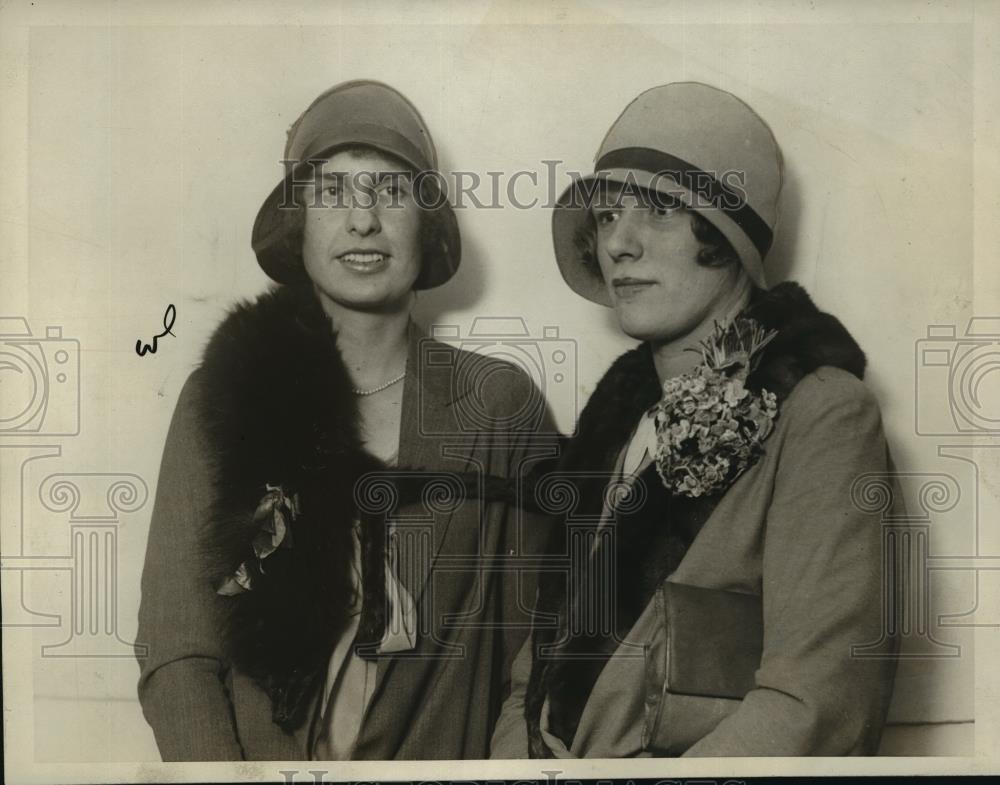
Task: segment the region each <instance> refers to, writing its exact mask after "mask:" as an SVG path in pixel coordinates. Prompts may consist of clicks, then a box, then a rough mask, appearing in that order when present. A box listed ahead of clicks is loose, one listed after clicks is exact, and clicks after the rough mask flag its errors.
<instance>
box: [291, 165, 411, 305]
mask: <svg viewBox="0 0 1000 785" xmlns="http://www.w3.org/2000/svg"><path fill="white" fill-rule="evenodd" d="M302 196H303V200H304V203H305V206H306V207H305V224H304V227H303V238H302V259H303V262H304V263H305V269H306V273H307V274H308V275H309V278H310V279H311V280H312V282H313V284H314V286H315V287H316V290H317V292H318V293H319V295H320V298H321V299H322V300H325V301H326V303H327V305H329V304H333V303H335V304H336V305H339V306H341V307H344V308H349V309H352V310H360V311H373V312H380V311H397V310H399V309H400V308H401V307H408V305H409V303H410V300H411V292H412V289H413V284H414V282H415V281H416V280H417V276H418V275H419V274H420V264H421V260H420V220H421V218H420V207H419V205H418V204H417V203H416V202H415V201H414V199H413V195H412V191H411V180H410V176H409V174H408V173H405V172H404V171H403V167H402V166H401V165H400V164H399V163H395V162H394V161H393V160H391V159H389V158H387V157H385V156H383V155H381V154H380V153H378V152H377V151H375V150H370V151H369V150H364V149H362V150H352V151H340V152H337V153H334V154H333V155H332V156H330V158H328V159H327V160H326V161H325V162H324V163H323V166H322V170H321V173H320V175H319V176H318V178H317V181H316V184H314V185H308V186H306V187H305V188H304V189H303V194H302Z"/></svg>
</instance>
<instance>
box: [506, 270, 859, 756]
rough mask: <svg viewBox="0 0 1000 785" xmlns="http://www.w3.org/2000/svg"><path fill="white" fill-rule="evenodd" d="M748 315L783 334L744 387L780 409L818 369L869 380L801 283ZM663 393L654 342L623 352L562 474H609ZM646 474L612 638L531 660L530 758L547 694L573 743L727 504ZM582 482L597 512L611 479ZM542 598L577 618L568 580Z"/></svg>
mask: <svg viewBox="0 0 1000 785" xmlns="http://www.w3.org/2000/svg"><path fill="white" fill-rule="evenodd" d="M745 315H747V316H751V317H753V318H754V319H756V320H757V321H758V322H759V323H760V324H761V325H763V326H764V327H766V328H769V329H776V330H778V335H777V336H776V337H775V338H774V339H773V340H772V341H771V342H770V343H769V344H768V346H767V347H765V349H764V351H763V352H762V356H761V361H760V363H759V365H758V366H757V368H756V370H755V371H754V373H753V374H752V375H751V376H750V378H749V379H748V380H747V386H748V387H750V388H751V389H754V390H759V389H761V388H766V389H768V390H770V391H771V392H773V393H775V394H776V396H777V398H778V401H779V405H780V402H781V401H783V400H784V399H785V398H787V397H788V394H789V393H790V392H791V391H792V389H793V388H794V387H795V385H796V384H797V383H798V382H799V380H801V379H802V377H804V376H805V375H807V374H809V373H811V372H812V371H814V370H816V369H817V368H819V367H821V366H824V365H829V366H835V367H838V368H842V369H844V370H847V371H849V372H850V373H853V374H854V375H855V376H857V377H858V378H862V377H863V375H864V369H865V356H864V353H863V352H862V351H861V349H860V347H859V346H858V344H857V343H856V342H855V341H854V339H853V338H852V337H851V336H850V334H849V333H848V332H847V330H846V329H845V328H844V327H843V325H842V324H841V323H840V322H839V321H838V320H837V319H836V318H835V317H833V316H831V315H830V314H827V313H823V312H821V311H820V310H819V309H817V308H816V306H815V305H814V304H813V302H812V300H811V299H810V297H809V295H808V294H807V293H806V292H805V290H804V289H802V287H801V286H799V285H798V284H796V283H793V282H787V283H783V284H779V285H778V286H775V287H774V288H773V289H770V290H767V291H764V290H757V291H755V293H754V295H753V297H752V299H751V302H750V304H749V306H748V307H747V309H746V311H745ZM660 395H661V389H660V383H659V380H658V378H657V375H656V371H655V368H654V366H653V359H652V354H651V351H650V347H649V346H648V345H647V344H642V345H640V346H638V347H636V348H635V349H632V350H631V351H629V352H626V353H625V354H623V355H622V356H620V357H619V358H618V359H617V360H616V361H615V362H614V364H613V365H612V366H611V368H610V369H609V370H608V372H607V373H606V374H605V376H604V377H603V378H602V379H601V381H600V382H599V383H598V385H597V387H596V389H595V390H594V393H593V395H592V396H591V398H590V400H589V401H588V402H587V405H586V407H585V408H584V410H583V412H582V413H581V414H580V418H579V422H578V427H577V432H576V434H575V436H574V437H573V438H572V439H570V440H569V443H568V444H567V445H566V449H565V450H564V452H563V457H562V458H561V459H560V462H559V464H560V465H559V469H560V471H561V472H562V471H564V472H570V473H583V472H585V473H588V474H590V475H591V476H593V475H595V474H596V475H597V476H598V477H600V476H601V475H602V474H603V476H604V477H607V476H608V473H609V472H611V471H612V470H613V467H614V463H615V461H616V458H617V456H618V454H619V452H620V451H621V449H622V448H623V447H624V445H625V443H626V441H627V440H628V438H629V437H630V435H631V432H632V429H633V428H634V427H635V424H636V423H637V422H638V421H639V418H640V417H641V416H642V415H643V414H644V413H645V412H646V411H647V410H648V409H649V408H650V407H651V406H652V405H653V404H655V403H656V401H657V400H659V398H660ZM609 413H612V414H613V416H609ZM779 417H780V409H779ZM647 472H648V474H647V475H645V476H643V477H642V478H641V479H642V480H643V481H644V484H645V488H646V490H647V493H648V494H649V495H648V496H647V498H646V500H645V502H644V504H643V505H642V507H641V509H639V510H636V511H635V512H633V513H631V514H629V515H628V516H623V515H619V516H618V517H617V519H616V521H617V523H616V525H617V528H618V531H617V537H616V543H617V546H616V548H617V552H616V554H615V558H616V560H617V561H618V562H619V563H620V565H621V566H622V567H623V568H622V569H619V570H618V571H617V575H618V586H617V587H616V588H617V607H616V608H615V609H614V613H615V616H614V620H615V624H616V629H615V634H614V635H605V636H589V637H587V636H583V635H579V636H577V637H570V638H568V640H566V642H565V643H564V644H560V648H559V650H560V651H561V652H564V653H566V654H576V655H586V656H585V657H580V656H577V657H575V658H571V657H564V658H559V656H558V655H556V656H555V658H548V659H546V660H539V659H536V660H535V661H534V662H533V664H532V671H531V677H530V680H529V685H528V692H527V695H526V699H525V718H526V720H527V723H528V735H529V748H530V750H529V751H530V754H531V755H532V757H551V754H552V753H551V751H550V750H549V749H548V748H547V747H546V745H545V744H544V742H543V741H542V738H541V733H540V730H539V720H540V715H541V708H542V704H543V702H544V700H545V698H546V697H548V698H549V705H550V714H549V719H550V725H551V728H552V730H553V732H554V733H556V734H557V735H559V736H560V737H561V738H563V739H564V741H566V744H567V746H569V745H570V743H571V742H572V737H573V735H574V733H575V731H576V726H577V723H578V722H579V718H580V714H581V712H582V711H583V707H584V705H585V704H586V702H587V698H588V697H589V695H590V692H591V690H592V688H593V685H594V682H595V681H596V680H597V677H598V676H599V675H600V672H601V670H602V669H603V667H604V664H605V662H606V661H607V658H608V657H609V656H611V654H612V653H613V652H614V649H615V648H616V645H617V643H616V641H617V640H620V639H622V638H623V637H624V636H625V635H626V634H627V632H628V630H629V629H630V628H631V626H632V624H633V623H634V622H635V620H636V619H637V618H638V616H639V614H640V613H641V612H642V610H643V608H645V606H646V605H647V604H648V602H649V600H650V598H651V597H652V595H653V592H654V591H655V589H656V587H657V586H658V585H659V583H660V582H661V581H662V580H663V579H664V578H665V577H666V576H667V575H669V574H670V573H671V572H673V570H674V569H676V567H677V566H678V565H679V564H680V561H681V559H682V558H683V556H684V553H685V552H686V550H687V547H688V545H690V543H691V541H692V540H693V539H694V537H695V536H696V535H697V533H698V530H699V529H700V527H701V525H702V524H703V523H704V521H705V520H707V518H708V517H709V516H710V515H711V513H712V511H713V510H714V508H715V505H716V504H717V503H718V500H719V498H720V497H714V498H713V497H709V498H705V497H702V498H700V499H688V498H682V497H674V496H672V495H670V494H669V493H668V492H667V491H666V490H665V488H664V487H663V484H662V483H661V482H660V481H659V477H658V476H657V475H656V474H655V467H653V466H651V467H649V469H647ZM577 484H578V489H577V490H578V494H579V497H578V498H579V499H580V503H579V505H578V506H577V507H576V509H575V510H574V513H575V514H576V515H580V514H583V515H590V516H596V515H598V514H599V513H600V510H601V508H602V507H601V505H602V504H603V497H604V492H605V485H606V481H605V480H601V479H596V480H595V479H591V480H584V481H580V482H578V483H577ZM665 520H666V521H669V522H670V526H669V527H665V526H664V524H663V522H664V521H665ZM553 537H554V539H553V544H552V547H553V549H555V550H563V549H565V543H564V538H565V531H564V529H563V528H562V527H560V526H555V527H553ZM626 565H627V568H625V567H626ZM581 593H582V592H581ZM539 598H540V599H539V611H540V612H544V613H550V614H552V613H554V614H557V615H558V617H559V618H560V619H561V620H562V623H563V624H565V620H566V617H567V614H568V613H570V612H572V608H573V607H574V605H573V603H575V602H577V601H578V600H577V598H576V597H570V598H569V599H568V600H567V598H566V596H565V583H564V580H563V579H561V576H555V575H548V576H546V575H545V574H543V576H542V578H541V579H540V588H539ZM532 635H533V638H534V646H533V649H534V650H535V651H538V647H539V645H542V644H546V643H548V644H551V643H553V642H554V641H555V640H556V638H555V635H556V632H555V631H546V630H542V629H537V628H536V629H535V630H534V631H533V633H532Z"/></svg>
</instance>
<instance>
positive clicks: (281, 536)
mask: <svg viewBox="0 0 1000 785" xmlns="http://www.w3.org/2000/svg"><path fill="white" fill-rule="evenodd" d="M264 487H265V489H266V491H267V492H266V493H265V494H264V496H263V498H262V499H261V500H260V503H259V504H258V505H257V509H256V511H255V512H254V514H253V523H254V525H255V526H256V529H257V531H256V533H255V534H254V537H253V540H252V541H251V543H250V544H251V547H252V548H253V553H254V556H255V557H256V561H255V562H254V561H250V560H248V561H245V562H243V563H242V564H240V566H239V567H237V568H236V572H235V573H233V574H232V575H230V576H229V577H228V578H226V580H225V581H223V583H222V585H221V586H220V587H219V588H218V589H217V590H216V593H218V594H222V595H225V596H227V597H231V596H233V595H237V594H242V593H243V592H245V591H250V590H251V589H252V588H253V578H254V575H255V574H264V559H266V558H267V557H268V556H270V555H271V554H272V553H274V552H275V551H276V550H278V548H291V547H292V530H291V523H292V521H294V520H295V518H296V517H297V516H298V515H299V512H300V509H299V497H298V494H293V495H292V496H288V494H287V493H286V492H285V489H284V488H282V487H281V486H280V485H270V484H266V485H265V486H264Z"/></svg>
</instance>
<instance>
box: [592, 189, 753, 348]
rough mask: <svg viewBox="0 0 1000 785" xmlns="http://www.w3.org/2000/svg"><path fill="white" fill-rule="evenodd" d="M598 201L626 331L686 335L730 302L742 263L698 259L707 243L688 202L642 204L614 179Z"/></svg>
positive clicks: (613, 293)
mask: <svg viewBox="0 0 1000 785" xmlns="http://www.w3.org/2000/svg"><path fill="white" fill-rule="evenodd" d="M608 197H609V198H608V199H606V200H604V204H605V205H611V206H612V207H610V208H609V207H595V208H594V209H593V216H594V220H595V221H596V223H597V258H598V262H599V263H600V267H601V274H602V275H603V276H604V283H605V285H606V286H607V289H608V293H609V295H610V297H611V303H612V305H613V306H614V309H615V313H616V315H617V317H618V322H619V324H620V325H621V328H622V330H623V331H624V332H625V333H626V334H627V335H630V336H631V337H633V338H637V339H639V340H644V341H650V342H652V343H654V344H664V343H669V342H672V341H675V340H678V339H682V338H684V337H685V336H686V335H689V334H690V333H692V332H694V331H695V330H697V329H698V328H699V327H700V326H702V325H704V324H705V323H706V322H707V321H709V320H710V319H712V318H713V317H715V318H718V314H719V313H720V311H721V310H722V309H725V308H726V307H727V306H728V305H729V302H730V299H731V297H732V294H733V292H734V290H735V289H736V287H737V285H738V283H739V280H740V271H741V268H740V266H739V265H732V264H731V265H726V266H723V267H707V266H705V265H701V264H698V261H697V258H698V251H699V250H700V249H701V244H700V243H699V242H698V239H697V238H696V237H695V236H694V232H693V231H692V227H691V213H690V212H688V210H686V209H685V208H683V207H680V208H671V207H658V206H656V205H655V204H642V203H640V201H639V200H638V199H637V198H636V196H635V195H633V194H623V193H620V189H619V192H618V193H616V191H615V186H613V185H610V186H609V191H608Z"/></svg>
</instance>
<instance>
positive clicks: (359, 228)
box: [347, 199, 382, 237]
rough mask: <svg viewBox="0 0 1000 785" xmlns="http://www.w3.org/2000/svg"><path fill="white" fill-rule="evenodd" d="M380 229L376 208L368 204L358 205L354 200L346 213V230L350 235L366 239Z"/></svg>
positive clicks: (356, 200)
mask: <svg viewBox="0 0 1000 785" xmlns="http://www.w3.org/2000/svg"><path fill="white" fill-rule="evenodd" d="M381 228H382V224H381V222H380V221H379V218H378V212H377V208H376V207H375V206H374V205H372V204H371V203H370V200H369V202H367V203H359V201H358V199H354V200H353V201H352V203H351V205H350V207H349V208H348V212H347V229H348V231H350V232H351V233H352V234H356V235H359V236H360V237H367V236H368V235H370V234H375V233H377V232H378V231H379V230H380V229H381Z"/></svg>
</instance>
